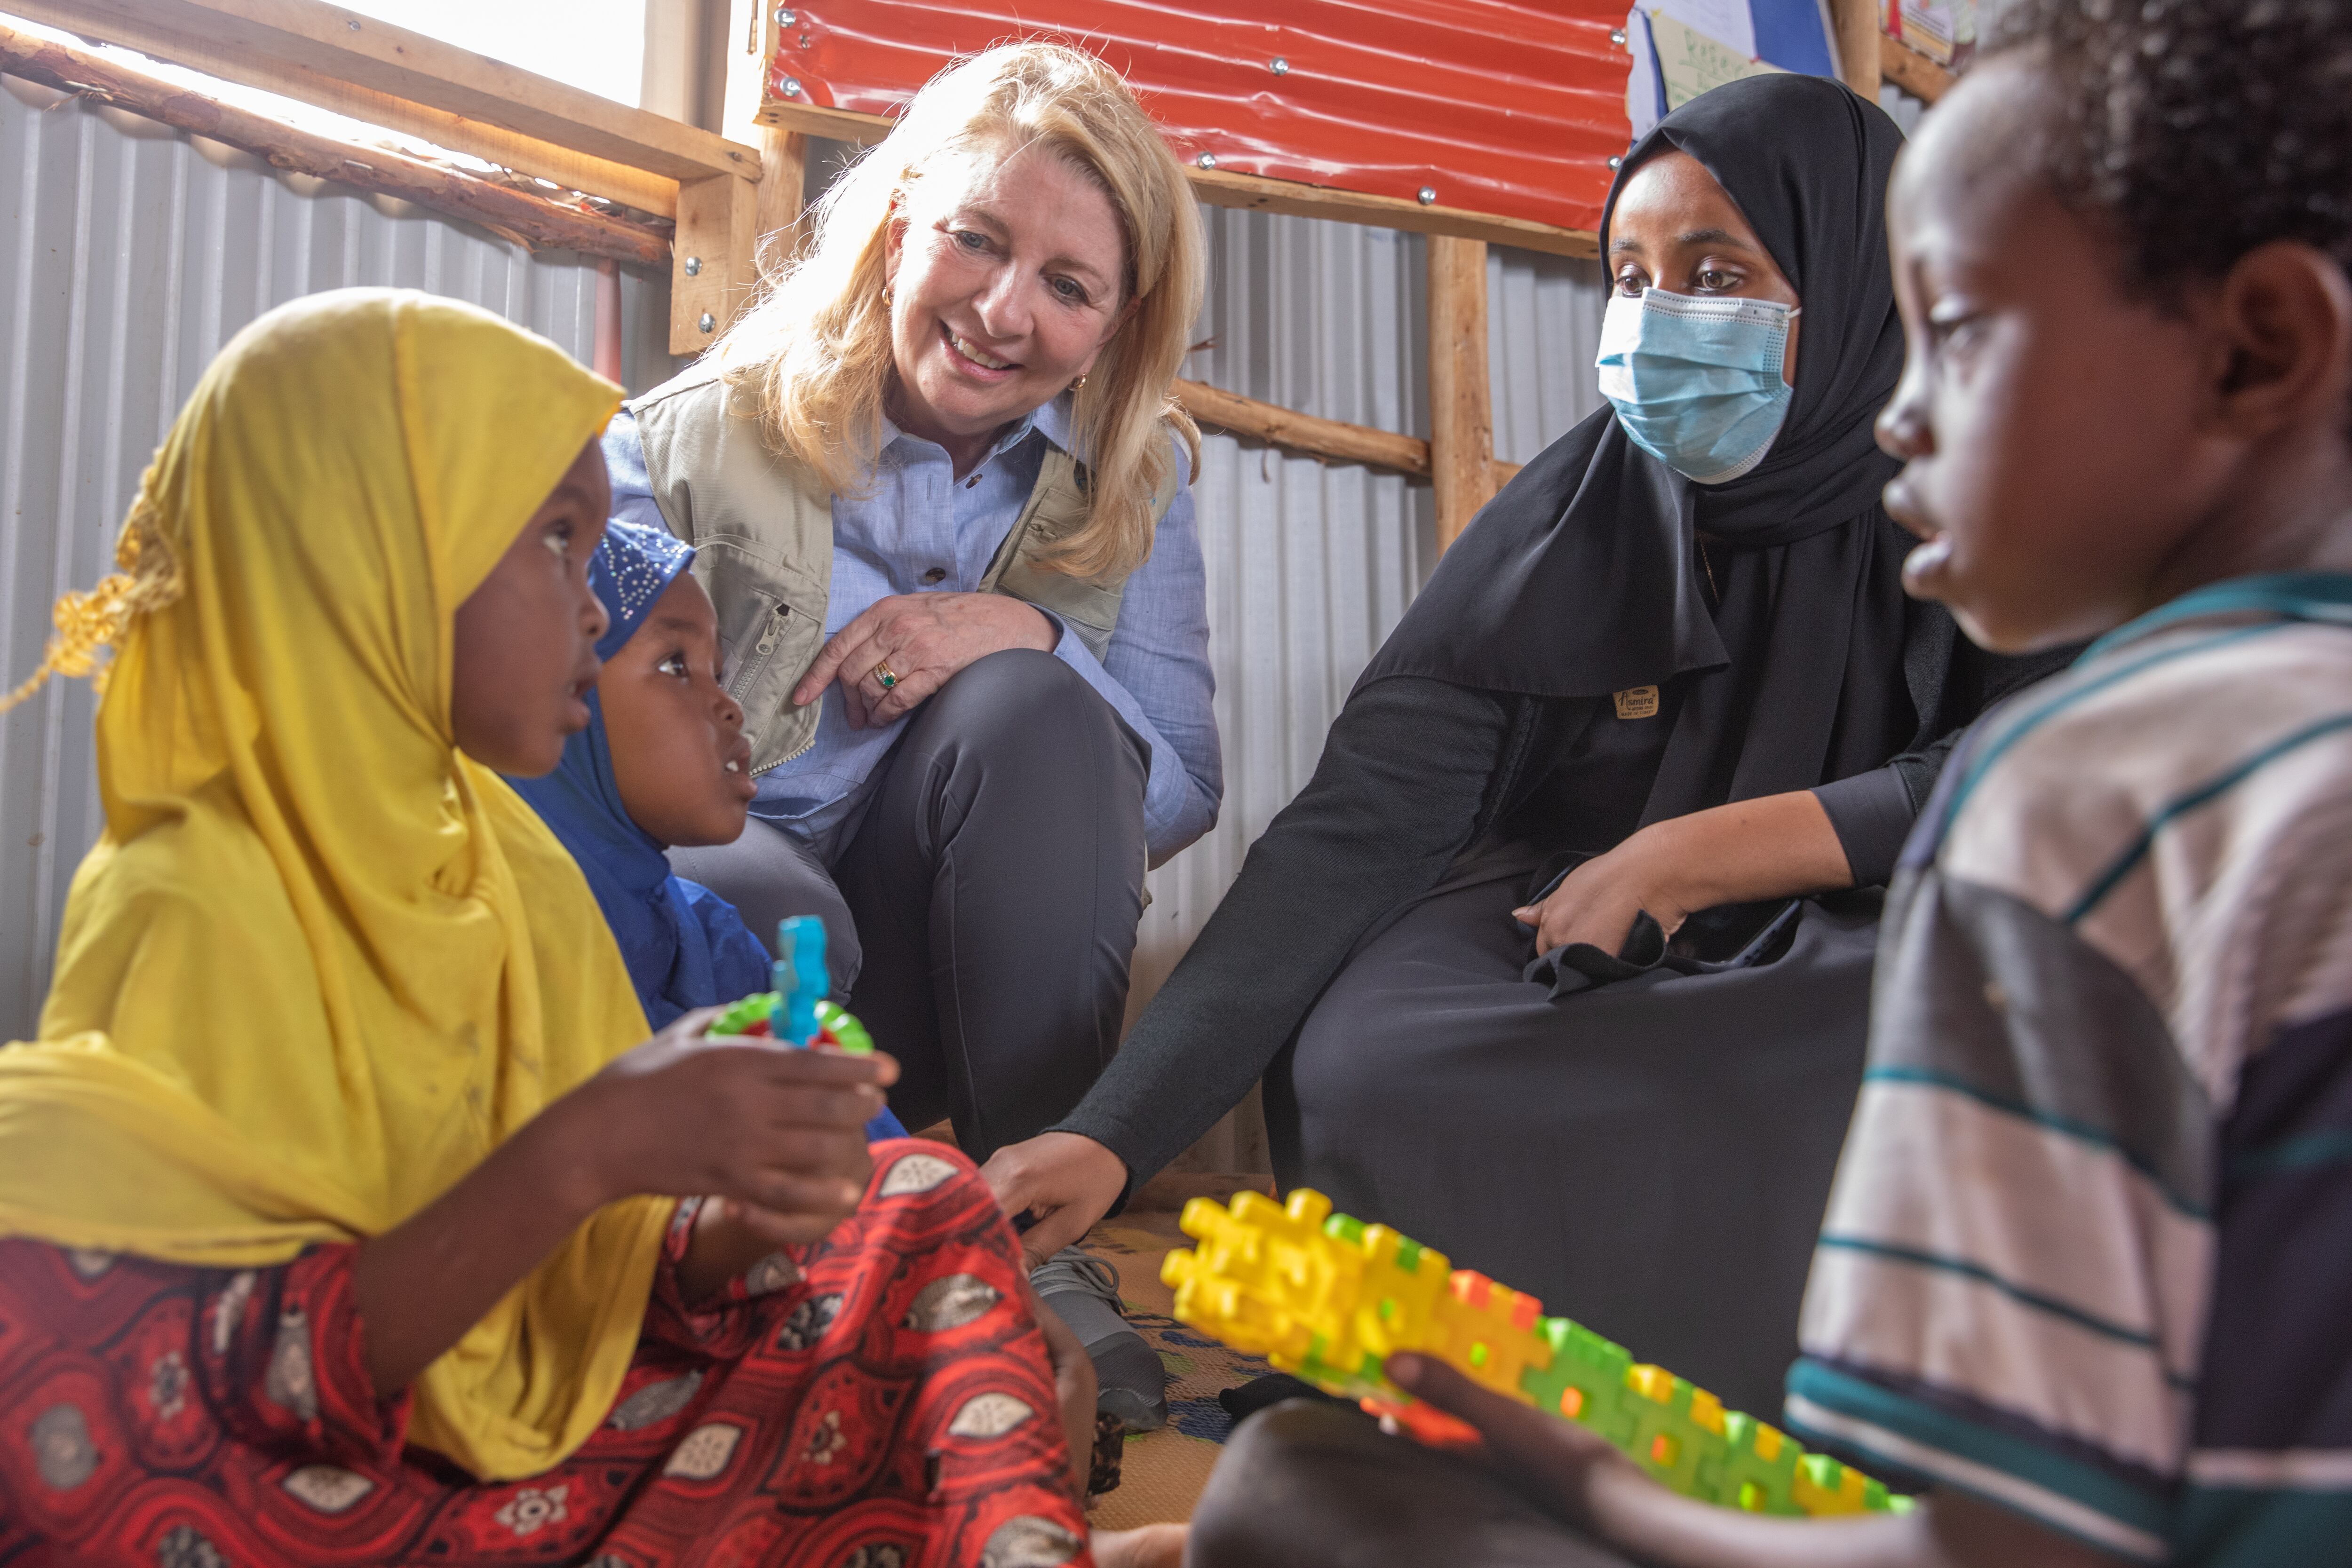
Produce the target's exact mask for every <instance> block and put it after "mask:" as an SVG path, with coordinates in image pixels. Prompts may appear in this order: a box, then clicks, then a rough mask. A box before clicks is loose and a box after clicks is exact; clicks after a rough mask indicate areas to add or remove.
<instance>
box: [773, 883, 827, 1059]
mask: <svg viewBox="0 0 2352 1568" xmlns="http://www.w3.org/2000/svg"><path fill="white" fill-rule="evenodd" d="M776 951H777V952H778V953H779V954H781V955H782V956H780V957H779V958H777V960H776V967H775V977H776V1010H775V1011H774V1013H772V1015H771V1016H770V1019H769V1028H770V1029H771V1030H772V1031H773V1032H774V1034H775V1037H776V1039H778V1040H782V1041H783V1042H784V1043H785V1044H787V1045H793V1046H802V1047H805V1046H807V1045H809V1044H811V1043H812V1042H813V1041H814V1040H815V1039H816V1036H817V1030H818V1028H819V1024H818V1021H817V1016H816V1005H817V1003H819V1002H821V1001H823V1000H824V998H825V994H826V993H827V992H829V991H831V990H832V989H833V976H832V974H831V973H830V972H829V971H828V970H827V969H826V967H825V961H824V917H823V916H821V915H793V917H792V918H791V919H790V920H781V921H778V922H777V923H776Z"/></svg>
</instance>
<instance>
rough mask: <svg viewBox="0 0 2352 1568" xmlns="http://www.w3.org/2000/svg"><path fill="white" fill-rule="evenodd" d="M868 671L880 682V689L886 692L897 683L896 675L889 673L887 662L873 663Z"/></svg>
mask: <svg viewBox="0 0 2352 1568" xmlns="http://www.w3.org/2000/svg"><path fill="white" fill-rule="evenodd" d="M870 673H871V674H872V675H873V676H874V678H875V679H876V680H877V681H879V682H881V683H882V689H883V690H884V691H886V692H887V691H888V690H889V689H890V688H891V687H892V686H895V685H898V676H897V675H896V674H892V673H891V669H890V666H889V665H888V664H877V665H875V666H874V668H873V670H872V671H871V672H870Z"/></svg>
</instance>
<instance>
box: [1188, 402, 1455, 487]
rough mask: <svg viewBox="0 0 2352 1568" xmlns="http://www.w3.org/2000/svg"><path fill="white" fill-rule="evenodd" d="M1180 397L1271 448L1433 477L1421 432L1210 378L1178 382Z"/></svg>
mask: <svg viewBox="0 0 2352 1568" xmlns="http://www.w3.org/2000/svg"><path fill="white" fill-rule="evenodd" d="M1176 401H1177V402H1179V403H1181V405H1183V409H1184V412H1185V413H1189V414H1191V415H1192V417H1193V418H1194V419H1196V420H1199V421H1200V422H1201V423H1202V424H1213V425H1215V426H1216V427H1217V428H1218V429H1220V430H1229V431H1231V432H1233V433H1234V434H1235V435H1246V436H1250V437H1252V438H1254V439H1255V440H1258V441H1263V442H1265V444H1267V445H1269V446H1279V447H1281V448H1283V449H1284V450H1286V451H1289V452H1303V453H1305V454H1306V455H1308V456H1310V457H1322V458H1327V459H1328V460H1330V461H1331V462H1334V463H1361V464H1364V465H1367V466H1369V467H1373V468H1392V469H1394V470H1396V471H1397V472H1398V473H1400V474H1409V475H1411V476H1413V477H1414V478H1417V479H1426V478H1428V477H1429V443H1428V442H1426V441H1423V440H1422V439H1421V438H1420V437H1419V436H1416V435H1398V434H1393V433H1392V432H1390V431H1386V430H1373V429H1370V428H1369V427H1368V426H1365V425H1361V424H1347V423H1342V422H1340V421H1339V420H1336V419H1318V418H1316V417H1315V416H1314V415H1312V414H1307V413H1294V412H1292V411H1291V410H1289V409H1286V408H1281V407H1278V406H1276V404H1274V403H1270V402H1258V400H1257V399H1255V398H1251V397H1244V396H1242V395H1241V394H1240V393H1239V392H1226V391H1225V390H1224V389H1223V388H1222V387H1213V386H1210V385H1209V384H1208V383H1207V382H1186V381H1180V382H1177V383H1176Z"/></svg>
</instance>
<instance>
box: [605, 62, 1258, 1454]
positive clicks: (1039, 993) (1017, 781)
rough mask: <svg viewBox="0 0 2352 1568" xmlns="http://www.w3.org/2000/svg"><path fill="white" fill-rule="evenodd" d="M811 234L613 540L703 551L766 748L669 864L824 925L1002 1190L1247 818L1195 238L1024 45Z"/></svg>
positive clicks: (1132, 133) (1136, 129)
mask: <svg viewBox="0 0 2352 1568" xmlns="http://www.w3.org/2000/svg"><path fill="white" fill-rule="evenodd" d="M810 227H811V234H810V235H809V243H808V244H807V246H806V247H805V249H804V250H803V253H802V254H801V255H800V256H798V257H797V258H796V259H793V260H790V261H788V262H786V263H785V264H784V265H783V266H782V267H781V268H780V269H779V270H777V272H776V273H775V275H774V276H773V277H772V278H771V280H770V282H769V285H768V287H767V289H766V291H765V293H764V295H763V297H762V298H761V299H760V300H759V301H758V302H757V303H756V304H755V305H754V306H753V307H752V308H751V310H750V311H749V312H748V313H747V314H746V315H745V316H744V317H743V318H742V319H741V320H740V321H739V322H738V323H737V324H736V325H735V326H734V327H733V328H732V329H730V330H729V332H728V333H727V334H726V335H725V337H723V338H722V339H721V340H719V343H718V344H717V345H716V346H715V347H714V348H713V349H712V350H711V351H710V352H709V354H707V355H706V356H705V357H704V358H703V359H702V361H699V362H698V364H697V365H696V366H695V367H694V368H693V369H692V370H690V371H687V372H686V373H685V374H683V375H681V376H679V377H677V379H676V380H674V381H672V382H669V383H667V385H665V386H662V387H660V388H658V389H656V391H654V392H651V393H648V394H647V395H646V396H645V397H642V398H639V399H637V400H636V401H635V402H633V403H631V404H630V405H628V407H627V409H626V410H625V412H624V413H623V414H622V415H620V416H619V417H617V418H616V419H615V420H614V426H613V429H612V430H611V432H610V433H609V434H608V435H607V437H606V440H605V446H604V450H605V455H606V458H607V460H608V461H609V463H610V465H611V468H612V473H613V477H614V504H615V511H616V514H617V515H618V516H621V517H625V518H628V519H629V520H632V521H637V522H645V523H650V524H656V525H659V526H665V527H667V528H669V529H670V530H671V531H672V532H673V533H675V534H677V535H678V536H679V537H680V538H685V539H687V540H688V541H689V542H692V543H694V544H696V545H698V546H699V547H700V554H699V556H698V559H697V562H696V565H695V570H696V572H697V573H698V574H699V575H700V576H701V578H702V580H703V581H704V584H705V586H706V587H708V588H709V591H710V595H711V598H712V600H713V601H714V602H715V604H716V605H717V608H718V612H719V634H720V641H721V644H722V658H723V662H724V665H725V668H724V671H723V676H722V678H723V680H724V682H725V684H726V685H727V687H728V689H729V691H730V693H731V694H732V695H734V696H735V698H736V699H737V701H739V702H740V704H741V705H742V706H743V709H744V712H745V715H746V731H747V733H748V734H749V735H750V736H751V744H752V752H751V764H750V769H749V777H747V778H746V779H744V780H743V783H742V788H743V789H744V790H745V791H746V793H747V794H748V795H749V796H750V798H751V813H752V819H751V825H750V826H749V827H748V828H747V829H746V831H745V832H744V834H743V837H742V838H741V839H740V840H739V841H737V842H736V843H734V844H732V845H730V846H725V847H722V848H718V849H704V850H691V851H681V852H674V853H673V856H672V858H673V861H674V862H676V863H677V867H678V870H679V872H680V873H681V874H682V875H685V876H687V877H689V878H691V879H692V880H694V881H696V882H699V883H703V884H705V885H706V886H709V887H711V888H713V889H715V890H716V891H717V892H718V893H719V894H720V895H721V896H723V897H725V898H727V899H729V900H730V901H731V902H733V903H734V904H736V905H737V906H738V908H740V910H741V912H742V913H743V915H744V916H745V918H746V920H747V921H748V922H749V924H750V925H751V928H752V929H753V930H754V931H756V932H759V933H761V935H762V936H763V938H766V937H770V936H772V933H773V932H774V930H775V922H776V921H777V919H778V918H780V917H782V916H784V915H807V914H816V915H824V916H825V917H826V920H827V922H828V924H829V925H830V928H831V931H832V936H833V945H834V946H833V950H834V955H835V959H836V962H835V975H836V977H838V979H839V983H840V984H841V986H842V987H843V988H845V990H847V991H848V993H849V995H848V998H847V999H848V1002H849V1005H850V1006H852V1007H853V1008H854V1009H856V1011H857V1012H858V1013H859V1014H860V1016H862V1017H863V1018H864V1019H866V1022H867V1023H868V1024H869V1025H870V1026H871V1027H872V1029H873V1030H874V1032H875V1035H876V1037H877V1040H882V1041H884V1042H885V1043H886V1044H887V1049H888V1050H890V1051H892V1052H893V1053H894V1054H895V1055H897V1056H898V1059H899V1061H901V1062H902V1063H903V1064H904V1065H905V1070H906V1071H905V1077H904V1079H903V1080H902V1081H901V1082H900V1083H899V1085H898V1089H897V1090H896V1091H894V1092H893V1096H892V1103H893V1104H894V1106H895V1107H897V1108H898V1112H899V1113H900V1115H901V1117H902V1118H903V1119H904V1120H905V1121H906V1123H907V1124H908V1126H914V1127H919V1126H922V1125H924V1124H927V1123H930V1122H933V1121H936V1120H938V1119H940V1117H943V1116H946V1117H952V1118H953V1120H954V1124H955V1127H956V1132H957V1134H958V1137H959V1140H960V1141H961V1144H962V1146H963V1148H964V1149H965V1150H966V1151H967V1152H968V1153H971V1155H974V1157H976V1158H980V1159H983V1160H984V1159H985V1158H987V1156H988V1155H989V1153H990V1152H991V1151H992V1150H994V1149H996V1148H998V1147H1000V1146H1002V1145H1006V1144H1010V1143H1015V1142H1019V1141H1021V1140H1024V1139H1026V1138H1029V1137H1032V1136H1034V1135H1035V1134H1038V1133H1040V1132H1043V1131H1045V1130H1046V1129H1048V1128H1051V1127H1052V1126H1054V1125H1055V1123H1056V1122H1057V1120H1058V1119H1059V1118H1060V1117H1061V1116H1062V1115H1063V1114H1064V1113H1066V1112H1067V1111H1068V1110H1069V1109H1070V1107H1071V1106H1072V1105H1074V1104H1076V1102H1077V1100H1078V1098H1079V1096H1080V1095H1082V1094H1083V1093H1084V1092H1086V1090H1087V1087H1088V1086H1089V1085H1090V1084H1091V1083H1092V1082H1094V1080H1095V1078H1096V1076H1097V1074H1098V1073H1099V1072H1100V1071H1101V1069H1102V1067H1103V1065H1104V1063H1105V1062H1106V1061H1108V1060H1109V1056H1110V1052H1111V1051H1112V1049H1113V1047H1114V1046H1115V1045H1116V1044H1117V1042H1118V1030H1119V1025H1120V1021H1121V1018H1122V1015H1123V1013H1124V1010H1125V1006H1126V1000H1127V986H1128V966H1129V958H1130V956H1131V954H1132V952H1133V947H1134V942H1135V931H1136V924H1137V921H1138V919H1139V916H1140V914H1141V909H1142V889H1143V873H1144V868H1145V864H1146V861H1147V858H1148V859H1149V860H1150V862H1153V863H1157V862H1160V861H1161V860H1164V859H1166V858H1167V857H1168V856H1169V855H1171V854H1173V853H1175V852H1176V851H1178V850H1180V849H1181V848H1182V847H1183V846H1184V845H1186V844H1188V843H1190V842H1192V841H1193V840H1194V839H1196V838H1198V837H1199V836H1200V835H1201V834H1202V832H1203V831H1206V830H1207V829H1208V828H1209V827H1210V825H1211V824H1212V823H1213V822H1214V821H1215V820H1216V813H1217V804H1218V800H1219V798H1220V795H1221V794H1222V791H1223V783H1222V779H1221V768H1220V761H1219V757H1218V747H1217V733H1216V726H1215V720H1214V718H1213V715H1212V713H1211V708H1210V696H1211V692H1212V682H1211V679H1210V674H1209V664H1208V622H1207V613H1206V607H1205V602H1204V583H1203V579H1202V568H1201V557H1200V548H1199V543H1198V538H1197V536H1196V534H1195V531H1194V528H1193V520H1192V499H1191V496H1190V494H1189V491H1188V489H1187V486H1188V485H1189V483H1190V480H1191V477H1192V472H1193V469H1194V467H1195V465H1196V464H1197V459H1198V455H1199V438H1198V434H1197V433H1196V432H1195V430H1194V429H1193V427H1192V422H1191V421H1190V420H1189V419H1187V418H1186V417H1185V415H1184V414H1183V413H1182V412H1181V410H1179V409H1178V408H1177V407H1176V406H1175V404H1174V403H1173V402H1171V401H1170V399H1169V392H1170V387H1171V382H1172V381H1173V379H1174V376H1175V374H1176V371H1177V368H1178V365H1179V363H1180V361H1181V359H1182V357H1183V353H1184V349H1185V345H1186V341H1187V336H1188V334H1189V332H1190V330H1191V329H1192V325H1193V321H1194V319H1195V318H1196V316H1197V315H1198V313H1199V308H1200V300H1201V289H1202V248H1203V247H1202V237H1201V232H1200V222H1199V215H1198V209H1197V208H1196V207H1195V205H1194V204H1193V201H1192V195H1191V193H1190V191H1189V189H1188V187H1187V185H1186V183H1185V181H1184V177H1183V172H1182V170H1181V167H1180V165H1179V164H1178V163H1177V162H1176V160H1175V158H1174V156H1173V155H1172V154H1171V152H1169V151H1168V148H1167V146H1166V144H1165V143H1164V142H1163V141H1161V140H1160V136H1159V134H1158V132H1157V131H1155V130H1154V129H1153V128H1152V125H1151V123H1150V120H1148V119H1147V118H1146V117H1145V115H1144V113H1143V111H1142V110H1141V108H1140V107H1139V105H1138V103H1137V102H1136V100H1135V98H1134V96H1133V95H1132V94H1131V93H1130V92H1129V90H1128V89H1127V86H1126V84H1125V83H1124V82H1122V81H1121V80H1120V79H1119V78H1118V74H1117V73H1116V72H1114V71H1112V70H1111V69H1109V68H1108V67H1106V66H1104V65H1103V64H1102V63H1101V62H1100V61H1098V60H1096V59H1095V58H1093V57H1091V56H1088V55H1086V54H1083V53H1080V52H1078V51H1076V50H1074V49H1069V48H1065V47H1057V46H1053V45H1046V44H1020V45H1013V46H1008V47H1001V48H996V49H992V50H990V51H988V52H987V53H985V54H982V55H980V56H977V57H973V58H971V59H969V60H966V61H963V62H961V64H959V65H957V66H955V67H953V68H950V69H949V70H948V71H946V72H944V73H943V74H941V75H940V77H939V78H937V79H935V80H934V81H932V82H931V83H930V85H929V86H928V87H926V88H925V89H923V90H922V91H921V92H920V93H919V94H917V95H916V97H915V99H913V101H912V102H911V103H909V104H908V108H907V110H906V112H905V113H904V114H903V115H902V116H901V118H900V120H899V121H898V127H897V128H896V129H895V130H894V131H892V133H891V134H890V136H889V137H888V138H887V140H885V141H882V142H881V143H880V144H879V145H877V146H876V147H875V148H873V149H872V150H871V151H870V152H867V153H866V155H865V156H864V157H863V158H861V159H860V160H859V161H858V162H857V163H856V165H855V166H854V167H852V168H851V169H850V170H849V171H848V172H846V173H845V174H844V175H843V176H842V178H841V179H840V180H839V182H838V183H835V186H834V187H833V189H832V190H831V191H830V192H828V193H827V194H826V195H825V196H824V199H823V201H822V202H820V203H819V204H818V205H817V207H816V209H815V211H814V214H812V217H811V219H810ZM1047 1284H1048V1282H1047V1281H1044V1280H1041V1281H1040V1286H1041V1289H1042V1288H1046V1287H1047ZM1114 1300H1115V1297H1114ZM1056 1304H1057V1305H1060V1304H1061V1303H1060V1302H1058V1301H1057V1303H1056ZM1099 1326H1101V1327H1102V1328H1103V1330H1104V1332H1106V1333H1108V1332H1110V1331H1111V1330H1112V1329H1113V1328H1115V1326H1116V1325H1115V1323H1103V1324H1100V1325H1099ZM1083 1332H1084V1331H1083V1330H1082V1333H1083ZM1126 1343H1128V1344H1129V1350H1130V1353H1131V1354H1139V1355H1142V1356H1144V1357H1146V1358H1147V1359H1149V1353H1148V1352H1145V1351H1144V1350H1143V1347H1142V1345H1141V1343H1140V1342H1139V1341H1134V1340H1132V1339H1129V1340H1127V1342H1126ZM1097 1359H1098V1364H1102V1363H1101V1361H1100V1356H1099V1354H1098V1358H1097ZM1103 1365H1104V1370H1105V1372H1106V1374H1107V1376H1106V1383H1107V1384H1112V1383H1116V1382H1118V1378H1117V1377H1116V1375H1115V1374H1113V1369H1112V1368H1111V1367H1110V1366H1109V1365H1108V1364H1103ZM1157 1367H1158V1364H1157V1362H1156V1360H1151V1361H1150V1366H1149V1367H1148V1368H1146V1369H1145V1370H1147V1371H1148V1372H1149V1373H1150V1377H1149V1378H1148V1379H1147V1381H1148V1382H1149V1384H1150V1397H1149V1399H1148V1400H1147V1402H1146V1403H1147V1404H1156V1402H1157V1400H1158V1396H1159V1383H1158V1377H1157ZM1130 1414H1131V1415H1132V1416H1138V1417H1142V1418H1149V1416H1150V1412H1148V1411H1145V1410H1137V1411H1134V1412H1131V1413H1130Z"/></svg>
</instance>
